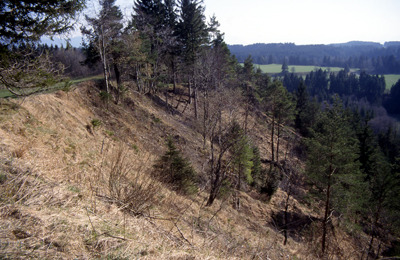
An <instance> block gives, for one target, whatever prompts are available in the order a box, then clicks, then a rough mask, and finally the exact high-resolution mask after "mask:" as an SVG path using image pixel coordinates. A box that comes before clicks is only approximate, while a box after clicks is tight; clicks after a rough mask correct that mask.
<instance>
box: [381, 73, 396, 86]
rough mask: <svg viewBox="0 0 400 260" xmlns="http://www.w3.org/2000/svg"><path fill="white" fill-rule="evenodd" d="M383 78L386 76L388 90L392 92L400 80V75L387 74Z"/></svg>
mask: <svg viewBox="0 0 400 260" xmlns="http://www.w3.org/2000/svg"><path fill="white" fill-rule="evenodd" d="M383 76H385V81H386V90H390V89H391V88H392V86H393V85H394V84H396V82H397V81H398V80H399V79H400V74H386V75H383Z"/></svg>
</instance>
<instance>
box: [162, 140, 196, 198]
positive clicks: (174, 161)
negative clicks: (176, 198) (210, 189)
mask: <svg viewBox="0 0 400 260" xmlns="http://www.w3.org/2000/svg"><path fill="white" fill-rule="evenodd" d="M167 147H168V150H167V151H166V152H165V154H164V155H163V156H162V157H161V158H160V160H159V161H158V162H157V163H156V164H155V165H154V169H155V172H154V174H155V175H156V177H158V178H159V179H160V180H161V181H163V182H166V183H168V184H170V185H171V186H172V188H173V189H174V190H177V191H180V192H182V193H184V194H189V195H190V194H193V193H196V192H197V187H196V182H197V175H196V171H195V170H194V168H193V167H192V165H191V163H190V161H189V159H187V158H185V157H183V155H182V153H181V152H180V151H179V150H178V149H177V148H176V147H175V145H174V142H173V141H172V138H171V137H169V138H168V140H167Z"/></svg>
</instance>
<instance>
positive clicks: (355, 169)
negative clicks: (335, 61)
mask: <svg viewBox="0 0 400 260" xmlns="http://www.w3.org/2000/svg"><path fill="white" fill-rule="evenodd" d="M307 144H308V151H309V152H308V160H307V167H306V172H307V174H308V178H309V180H310V182H311V183H312V184H313V186H314V187H316V188H317V189H318V190H319V191H320V192H321V191H322V192H323V197H322V200H323V201H324V204H325V206H324V215H323V220H322V241H321V252H322V254H324V253H325V251H326V239H327V233H328V226H329V222H330V216H331V214H332V213H333V211H334V210H335V209H336V210H337V209H338V208H336V207H339V205H340V204H341V199H343V200H345V199H346V198H347V197H346V194H348V190H349V189H350V187H352V186H353V185H354V183H353V181H355V180H356V179H357V176H359V164H358V162H356V158H357V143H356V141H355V140H354V138H352V132H351V130H350V129H349V127H348V118H347V116H346V114H345V113H344V110H343V109H342V104H341V102H340V100H339V99H338V98H336V99H335V103H334V104H333V106H332V107H329V108H327V109H326V111H324V112H323V113H322V114H321V115H320V117H319V120H318V123H317V126H316V128H315V129H314V130H313V131H312V138H309V139H307ZM347 202H348V203H350V202H349V201H347Z"/></svg>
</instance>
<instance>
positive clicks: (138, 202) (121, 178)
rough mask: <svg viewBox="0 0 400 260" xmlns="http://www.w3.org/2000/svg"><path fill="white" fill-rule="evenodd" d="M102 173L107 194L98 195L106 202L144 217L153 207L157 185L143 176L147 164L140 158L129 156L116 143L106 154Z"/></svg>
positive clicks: (158, 186)
mask: <svg viewBox="0 0 400 260" xmlns="http://www.w3.org/2000/svg"><path fill="white" fill-rule="evenodd" d="M107 158H108V159H107V161H106V162H107V163H106V165H107V168H106V169H105V170H102V171H101V172H102V173H105V176H104V177H105V181H106V182H105V183H104V184H106V187H104V188H105V189H100V190H104V191H108V194H107V195H105V194H99V196H100V197H105V198H106V199H108V200H109V201H110V202H113V203H116V204H117V205H118V206H120V207H121V208H123V209H124V210H125V211H127V212H129V213H130V214H132V215H135V216H140V215H145V214H146V213H147V212H148V210H149V209H150V208H151V207H153V206H155V205H156V204H157V203H158V201H159V198H158V194H159V192H160V185H159V182H157V181H156V180H154V179H153V178H151V177H150V176H148V175H147V174H145V173H144V170H143V168H144V167H145V166H146V165H147V162H145V161H143V160H142V158H141V157H138V156H134V155H132V154H131V153H129V151H128V149H127V148H126V147H125V146H123V145H122V144H120V145H119V146H117V148H116V149H114V150H112V152H111V154H109V155H107Z"/></svg>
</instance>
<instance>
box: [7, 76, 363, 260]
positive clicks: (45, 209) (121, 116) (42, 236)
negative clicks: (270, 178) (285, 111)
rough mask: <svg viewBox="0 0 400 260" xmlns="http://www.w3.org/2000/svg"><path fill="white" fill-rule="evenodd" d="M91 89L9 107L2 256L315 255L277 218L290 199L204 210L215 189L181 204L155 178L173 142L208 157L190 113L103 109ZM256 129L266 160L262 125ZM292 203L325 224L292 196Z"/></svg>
mask: <svg viewBox="0 0 400 260" xmlns="http://www.w3.org/2000/svg"><path fill="white" fill-rule="evenodd" d="M93 84H94V83H90V82H86V83H82V84H81V85H80V86H79V87H78V88H76V89H74V90H73V91H71V92H69V93H68V94H66V93H64V92H62V91H59V92H57V93H53V94H46V95H36V96H31V97H27V98H26V99H24V100H1V104H0V241H1V242H0V258H1V259H94V258H97V259H182V260H183V259H315V255H313V254H312V253H310V252H311V251H310V250H309V248H310V247H309V245H315V242H316V241H311V240H310V241H305V240H303V239H301V238H299V239H296V238H295V237H292V238H291V239H289V244H288V245H287V246H283V243H282V242H283V235H282V234H281V232H280V231H279V229H278V228H277V227H276V225H274V223H275V220H274V218H273V216H276V215H278V213H279V212H280V211H282V208H283V207H282V203H283V201H284V200H285V198H286V196H285V193H284V192H283V191H281V190H278V192H277V194H276V195H275V196H274V197H273V198H272V199H271V201H270V202H269V203H263V202H261V201H259V200H256V199H254V198H253V197H255V196H250V195H251V194H252V193H249V194H250V195H249V194H247V193H244V192H241V193H240V194H239V196H240V197H241V201H242V205H243V206H242V208H241V210H240V211H237V210H235V209H234V208H233V207H232V204H233V203H232V201H231V198H230V197H227V198H225V199H222V200H217V201H216V203H214V205H213V206H212V207H205V206H204V205H205V202H206V199H207V193H206V188H207V187H206V184H207V183H201V185H200V192H199V193H198V194H197V195H195V196H192V197H184V196H181V195H179V194H176V193H175V192H173V191H171V190H169V189H168V187H165V186H163V185H161V183H159V182H158V181H157V180H155V179H153V178H152V177H151V176H150V174H149V173H150V171H151V170H152V167H151V166H152V165H153V163H154V162H155V160H157V158H158V157H159V156H160V155H161V154H163V152H164V151H165V149H166V148H165V140H166V138H167V137H168V135H172V136H173V138H174V140H175V142H176V144H177V146H178V148H179V149H180V150H182V151H183V153H184V154H185V155H188V156H189V157H190V159H191V161H192V164H193V165H194V167H195V168H196V170H197V171H198V172H200V173H203V174H204V170H205V168H206V159H207V153H206V151H204V150H203V148H202V147H203V146H202V137H201V135H200V134H199V133H197V132H195V131H193V130H191V129H192V128H191V127H190V126H193V124H194V123H193V119H192V118H193V116H192V113H193V111H191V110H190V108H188V109H187V110H186V112H185V114H180V113H179V112H176V113H174V114H170V113H168V112H167V111H166V110H165V109H163V108H162V106H161V105H159V104H158V103H160V102H155V101H154V97H149V96H144V95H140V94H138V93H135V92H132V93H130V94H129V95H128V97H127V98H126V99H125V102H123V104H121V105H118V106H116V105H114V104H109V106H108V109H106V105H105V104H104V103H102V102H101V100H100V98H99V97H98V90H97V89H96V88H95V86H94V85H93ZM157 98H158V97H157ZM159 101H160V100H159ZM94 120H97V122H101V124H94V123H93V122H95V121H94ZM250 122H251V123H250V126H251V129H252V133H253V136H252V138H253V139H254V140H256V141H257V143H259V144H260V151H261V155H262V157H263V158H268V157H269V150H268V149H269V145H268V141H267V140H269V138H268V137H267V136H266V135H265V132H266V128H265V126H263V125H262V124H259V123H258V122H257V120H256V119H255V118H251V119H250ZM291 205H292V208H293V211H296V212H297V213H302V214H303V215H306V216H309V217H310V219H312V218H314V219H316V218H318V213H315V212H313V211H311V210H309V209H308V208H307V207H305V206H304V205H302V204H300V203H299V202H298V201H296V200H295V199H293V198H292V199H291ZM342 235H343V234H342ZM343 236H344V235H343ZM308 242H309V243H308ZM338 243H342V244H341V248H347V249H349V248H351V247H352V244H351V241H350V240H349V239H341V240H340V241H339V242H338ZM342 251H343V250H342ZM355 256H356V255H351V254H350V253H349V254H346V255H342V257H346V258H347V259H350V258H354V257H355ZM337 259H339V258H337ZM342 259H344V258H342Z"/></svg>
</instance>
